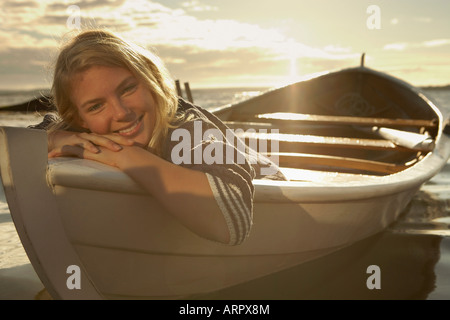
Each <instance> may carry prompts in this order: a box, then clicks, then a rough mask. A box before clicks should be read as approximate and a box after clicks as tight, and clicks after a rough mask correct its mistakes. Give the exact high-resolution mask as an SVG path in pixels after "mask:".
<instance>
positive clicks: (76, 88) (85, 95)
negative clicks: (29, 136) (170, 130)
mask: <svg viewBox="0 0 450 320" xmlns="http://www.w3.org/2000/svg"><path fill="white" fill-rule="evenodd" d="M71 93H72V95H71V99H72V102H73V103H74V104H75V106H76V107H77V109H78V114H79V117H80V123H79V125H81V126H82V127H83V128H85V129H88V130H89V131H91V132H93V133H96V134H110V133H116V134H119V135H121V136H124V137H127V138H129V139H131V140H133V141H134V142H135V143H136V144H138V145H140V146H143V147H145V146H147V145H148V143H149V142H150V139H151V137H152V133H153V129H154V127H155V119H156V112H155V110H156V103H155V100H154V99H153V96H152V94H151V92H150V91H149V90H148V89H147V88H146V87H145V85H144V83H142V82H141V81H139V80H138V79H137V78H136V77H134V76H133V74H132V73H131V72H130V71H128V70H127V69H124V68H119V67H105V66H94V67H91V68H89V69H87V70H86V71H83V72H80V73H77V74H76V75H75V77H74V79H73V81H72V87H71Z"/></svg>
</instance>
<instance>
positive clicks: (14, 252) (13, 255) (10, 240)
mask: <svg viewBox="0 0 450 320" xmlns="http://www.w3.org/2000/svg"><path fill="white" fill-rule="evenodd" d="M45 296H46V291H45V290H44V286H43V284H42V282H41V281H40V280H39V277H38V276H37V275H36V272H35V271H34V269H33V266H32V265H31V263H30V260H29V259H28V257H27V255H26V253H25V250H24V248H23V246H22V243H21V242H20V239H19V236H18V234H17V231H16V228H15V227H14V222H13V221H12V218H11V215H10V214H9V209H8V206H7V204H6V201H5V199H4V194H3V190H0V300H34V299H42V298H45Z"/></svg>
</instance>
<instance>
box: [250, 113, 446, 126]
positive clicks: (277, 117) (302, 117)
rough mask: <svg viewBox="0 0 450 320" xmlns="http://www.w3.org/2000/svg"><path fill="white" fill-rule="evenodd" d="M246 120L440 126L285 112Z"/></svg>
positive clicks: (431, 123)
mask: <svg viewBox="0 0 450 320" xmlns="http://www.w3.org/2000/svg"><path fill="white" fill-rule="evenodd" d="M244 117H245V115H244ZM246 119H247V120H249V121H269V122H271V123H315V124H334V125H339V124H342V125H360V126H384V127H426V128H432V127H436V126H437V125H438V121H437V120H417V119H389V118H368V117H347V116H325V115H311V114H301V113H285V112H276V113H266V114H259V115H249V116H248V117H247V118H246Z"/></svg>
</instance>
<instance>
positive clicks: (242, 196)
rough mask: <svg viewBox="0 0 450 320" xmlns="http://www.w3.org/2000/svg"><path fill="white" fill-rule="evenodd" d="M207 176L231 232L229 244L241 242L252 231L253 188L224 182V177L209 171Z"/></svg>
mask: <svg viewBox="0 0 450 320" xmlns="http://www.w3.org/2000/svg"><path fill="white" fill-rule="evenodd" d="M231 174H233V173H231ZM206 176H207V178H208V181H209V184H210V186H211V190H212V192H213V194H214V198H215V200H216V201H217V204H218V206H219V208H220V210H221V211H222V214H223V216H224V218H225V221H226V223H227V226H228V230H229V234H230V241H229V243H228V244H229V245H238V244H241V243H242V242H243V241H244V240H245V238H246V237H247V236H248V234H249V233H250V229H251V226H252V215H253V208H252V207H253V201H252V192H251V188H243V187H242V184H241V183H233V182H230V181H227V182H224V180H223V179H222V178H220V177H218V176H216V175H212V174H209V173H206ZM234 178H236V177H234ZM227 180H229V179H227ZM231 180H235V179H231Z"/></svg>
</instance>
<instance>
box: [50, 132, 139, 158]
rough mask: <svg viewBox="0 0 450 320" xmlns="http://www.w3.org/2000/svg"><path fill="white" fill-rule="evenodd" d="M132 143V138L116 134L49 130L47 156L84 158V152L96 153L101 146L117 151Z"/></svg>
mask: <svg viewBox="0 0 450 320" xmlns="http://www.w3.org/2000/svg"><path fill="white" fill-rule="evenodd" d="M133 144H134V142H133V140H130V139H127V138H124V137H122V136H120V135H118V134H108V135H97V134H95V133H87V132H81V133H80V132H71V131H63V130H57V131H53V132H50V133H49V135H48V157H49V158H54V157H63V156H72V157H73V156H75V157H79V158H86V157H85V156H84V153H85V152H88V153H91V154H98V153H100V150H101V148H104V149H106V150H109V151H114V152H117V151H120V150H122V146H131V145H133Z"/></svg>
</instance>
